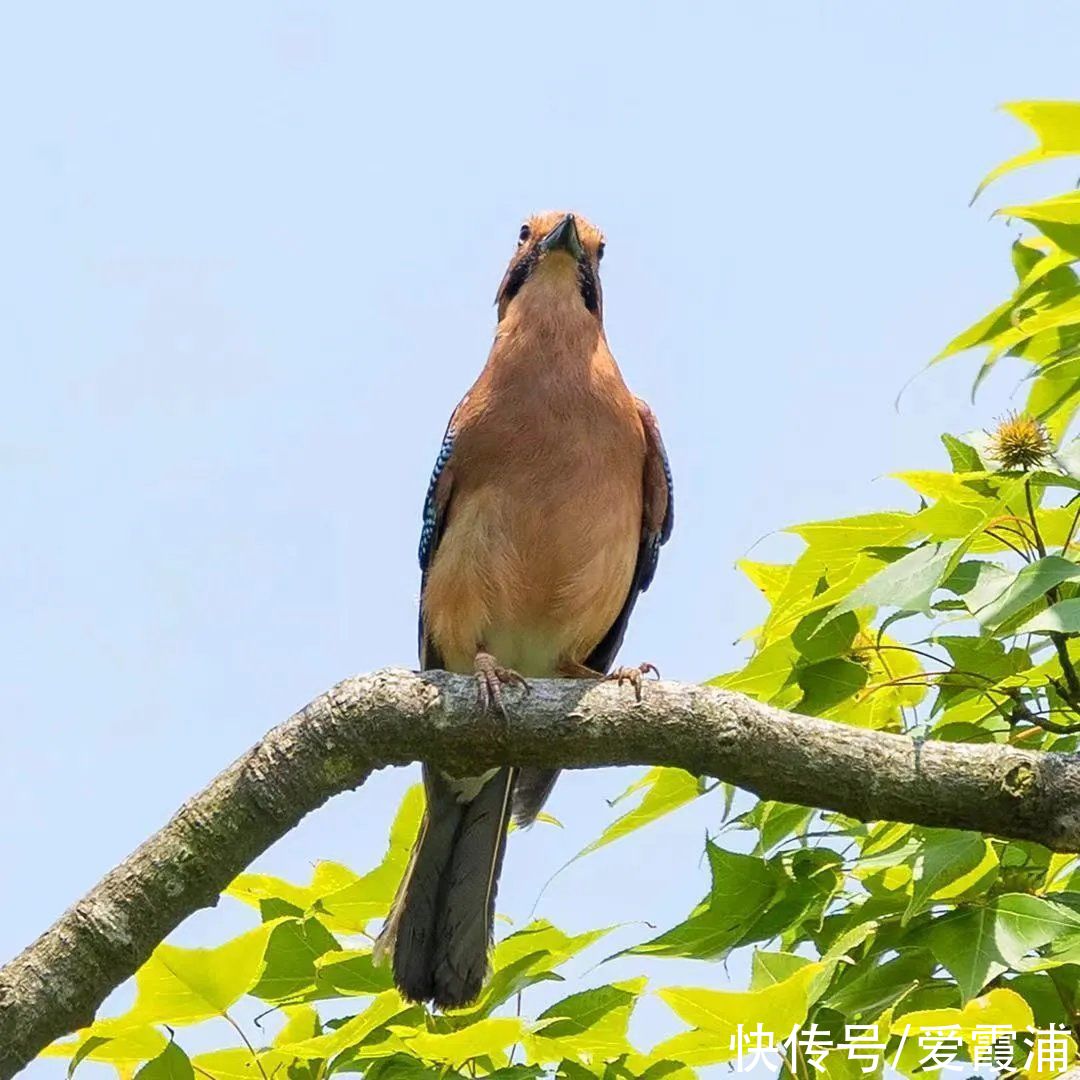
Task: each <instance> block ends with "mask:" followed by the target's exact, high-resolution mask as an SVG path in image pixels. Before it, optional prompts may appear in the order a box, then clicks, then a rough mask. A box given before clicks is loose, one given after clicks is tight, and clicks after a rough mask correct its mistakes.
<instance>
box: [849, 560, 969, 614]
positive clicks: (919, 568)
mask: <svg viewBox="0 0 1080 1080" xmlns="http://www.w3.org/2000/svg"><path fill="white" fill-rule="evenodd" d="M959 548H960V541H958V540H947V541H945V542H943V543H940V544H924V545H923V546H922V547H918V548H916V549H915V550H914V551H912V552H910V553H908V554H907V555H905V556H904V557H903V558H902V559H897V560H896V562H891V563H889V564H888V565H887V566H886V567H885V568H884V569H883V570H881V571H879V572H878V573H877V574H875V575H874V576H873V577H872V578H871V579H870V580H869V581H867V582H866V583H865V584H863V585H860V586H859V588H857V589H856V590H855V591H854V592H853V593H852V594H851V595H850V596H849V597H847V599H846V600H842V601H841V602H840V603H839V604H837V605H836V607H835V608H833V610H832V612H831V613H830V615H829V618H830V619H831V618H835V617H836V616H837V615H839V614H842V613H843V612H845V611H854V610H855V609H856V608H862V607H872V608H880V607H893V608H899V609H900V610H901V611H922V612H927V613H928V612H929V611H930V597H931V596H932V595H933V593H934V590H935V589H937V588H938V586H939V585H940V584H941V582H942V581H943V580H944V579H945V578H946V577H947V576H948V574H949V572H950V571H951V569H952V562H953V558H954V556H955V555H956V554H957V552H958V550H959Z"/></svg>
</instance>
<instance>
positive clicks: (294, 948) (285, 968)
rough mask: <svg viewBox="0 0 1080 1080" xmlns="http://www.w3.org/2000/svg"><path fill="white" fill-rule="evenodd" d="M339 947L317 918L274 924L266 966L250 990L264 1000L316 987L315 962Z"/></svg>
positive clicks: (277, 999) (283, 998)
mask: <svg viewBox="0 0 1080 1080" xmlns="http://www.w3.org/2000/svg"><path fill="white" fill-rule="evenodd" d="M340 949H341V946H340V945H339V944H338V943H337V941H336V940H335V938H334V935H333V934H331V933H330V931H329V930H327V929H326V927H325V926H323V925H322V923H321V922H319V920H318V919H316V918H308V919H288V920H286V921H285V922H281V923H279V924H278V925H277V926H275V927H274V930H273V931H272V933H271V934H270V940H269V942H268V943H267V946H266V966H265V968H264V969H263V973H262V976H261V977H260V979H259V981H258V982H257V983H256V984H255V985H254V986H253V987H252V988H251V993H252V994H253V995H254V996H255V997H257V998H261V999H262V1000H263V1001H284V1000H286V999H288V998H298V997H300V996H301V995H302V994H306V993H309V992H311V991H313V990H314V989H315V962H316V960H318V958H319V957H321V956H324V955H325V954H326V953H329V952H337V951H339V950H340Z"/></svg>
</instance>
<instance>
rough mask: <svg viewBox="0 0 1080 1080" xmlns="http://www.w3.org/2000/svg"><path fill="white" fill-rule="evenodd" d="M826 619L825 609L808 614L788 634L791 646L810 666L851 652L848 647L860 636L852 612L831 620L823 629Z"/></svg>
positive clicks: (856, 619) (827, 611)
mask: <svg viewBox="0 0 1080 1080" xmlns="http://www.w3.org/2000/svg"><path fill="white" fill-rule="evenodd" d="M828 615H829V609H828V608H822V609H821V610H819V611H814V612H811V613H810V614H809V615H807V616H805V617H804V618H802V619H800V620H799V622H798V624H797V625H796V626H795V629H794V630H792V631H791V641H792V644H794V646H795V648H796V649H798V650H799V652H800V653H801V654H802V657H803V659H804V660H807V661H809V662H810V663H814V662H816V661H818V660H828V659H830V658H832V657H836V656H843V655H844V654H846V653H847V652H849V651H850V649H851V643H852V642H853V641H854V640H855V635H856V634H857V633H858V632H859V620H858V618H857V617H856V616H855V613H854V612H850V611H849V612H847V613H846V614H844V615H841V616H840V617H839V618H837V619H830V620H829V621H828V623H827V625H825V626H822V623H823V622H824V621H825V619H826V618H827V617H828Z"/></svg>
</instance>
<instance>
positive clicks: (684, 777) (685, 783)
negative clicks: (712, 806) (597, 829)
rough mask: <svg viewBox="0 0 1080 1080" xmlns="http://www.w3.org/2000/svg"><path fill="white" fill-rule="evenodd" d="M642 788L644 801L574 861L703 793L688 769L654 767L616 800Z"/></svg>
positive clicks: (635, 792)
mask: <svg viewBox="0 0 1080 1080" xmlns="http://www.w3.org/2000/svg"><path fill="white" fill-rule="evenodd" d="M639 791H644V792H645V794H644V797H643V798H642V800H641V802H640V803H638V805H637V806H635V807H634V809H633V810H630V811H628V812H627V813H625V814H623V815H622V816H621V817H619V818H616V820H615V821H613V822H612V823H611V824H610V825H609V826H608V827H607V828H606V829H605V830H604V831H603V832H602V833H601V834H600V836H598V837H597V838H596V839H595V840H594V841H593V842H592V843H591V844H586V845H585V847H583V848H582V849H581V850H580V851H579V852H578V853H577V854H576V855H575V856H574V858H573V859H571V860H570V862H573V861H574V859H580V858H581V857H582V856H583V855H588V854H590V853H591V852H593V851H597V850H598V849H599V848H602V847H605V846H607V845H608V844H612V843H614V842H615V841H616V840H621V839H622V838H623V837H624V836H628V835H629V834H630V833H632V832H636V831H637V830H638V829H640V828H641V827H642V826H644V825H648V824H650V823H651V822H653V821H656V820H657V819H658V818H662V817H664V816H665V815H666V814H670V813H671V812H672V810H677V809H678V808H679V807H680V806H685V805H686V804H687V803H688V802H692V801H693V800H694V799H696V798H697V797H698V795H700V794H701V784H700V782H699V780H698V778H697V777H696V776H692V775H691V774H690V773H688V772H687V771H686V770H685V769H669V768H655V769H650V770H649V771H648V772H647V773H646V774H645V775H644V776H643V777H641V779H640V780H636V781H634V783H633V784H631V785H630V786H629V787H628V788H627V789H626V790H625V791H624V792H623V793H622V794H621V795H620V796H619V797H618V798H617V799H616V800H615V802H616V803H618V802H621V801H622V800H623V799H625V798H627V797H628V796H630V795H635V794H637V792H639ZM566 865H569V863H567V864H566Z"/></svg>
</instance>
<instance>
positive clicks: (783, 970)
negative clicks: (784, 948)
mask: <svg viewBox="0 0 1080 1080" xmlns="http://www.w3.org/2000/svg"><path fill="white" fill-rule="evenodd" d="M809 963H810V960H809V959H808V958H807V957H805V956H799V955H798V954H796V953H789V952H763V951H762V950H761V949H755V950H754V955H753V958H752V959H751V961H750V989H751V990H762V989H764V988H765V987H766V986H773V985H774V984H775V983H779V982H783V981H784V980H785V979H788V978H790V977H791V976H792V975H794V974H795V972H796V971H800V970H801V969H802V968H804V967H806V965H807V964H809Z"/></svg>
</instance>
